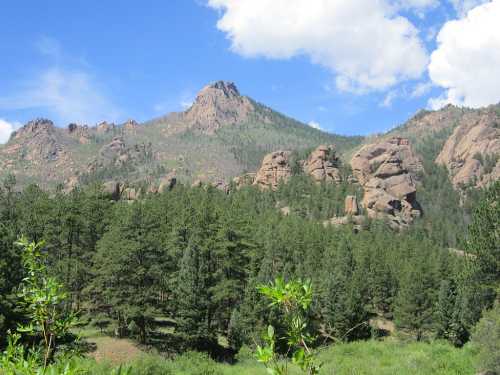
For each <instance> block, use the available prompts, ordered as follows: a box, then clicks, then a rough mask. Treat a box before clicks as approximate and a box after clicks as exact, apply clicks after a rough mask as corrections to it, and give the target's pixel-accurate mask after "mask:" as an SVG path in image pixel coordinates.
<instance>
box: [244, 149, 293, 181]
mask: <svg viewBox="0 0 500 375" xmlns="http://www.w3.org/2000/svg"><path fill="white" fill-rule="evenodd" d="M290 154H291V153H290V151H275V152H272V153H270V154H267V155H266V156H265V157H264V160H262V166H261V167H260V169H259V171H258V172H257V174H256V175H255V181H254V182H253V184H254V185H256V186H258V187H259V188H261V189H269V188H270V189H272V190H276V189H277V188H278V185H279V183H280V182H281V181H283V182H286V181H288V179H289V178H290V177H291V176H292V168H291V166H290Z"/></svg>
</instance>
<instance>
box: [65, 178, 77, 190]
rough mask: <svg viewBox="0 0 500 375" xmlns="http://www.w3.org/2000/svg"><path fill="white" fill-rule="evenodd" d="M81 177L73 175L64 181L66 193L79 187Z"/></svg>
mask: <svg viewBox="0 0 500 375" xmlns="http://www.w3.org/2000/svg"><path fill="white" fill-rule="evenodd" d="M78 184H79V179H78V176H71V177H69V178H68V179H67V180H66V181H64V189H63V191H64V192H66V193H70V192H72V191H73V190H74V189H75V188H76V187H78Z"/></svg>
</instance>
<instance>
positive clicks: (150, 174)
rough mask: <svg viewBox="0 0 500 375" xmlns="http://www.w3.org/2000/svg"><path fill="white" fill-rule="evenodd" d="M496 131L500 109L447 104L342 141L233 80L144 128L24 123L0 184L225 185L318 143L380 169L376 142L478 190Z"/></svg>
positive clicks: (2, 164)
mask: <svg viewBox="0 0 500 375" xmlns="http://www.w3.org/2000/svg"><path fill="white" fill-rule="evenodd" d="M499 124H500V105H494V106H489V107H486V108H481V109H468V108H459V107H455V106H452V105H449V106H446V107H444V108H443V109H441V110H439V111H420V112H419V113H417V114H416V115H415V116H413V117H412V118H411V119H409V120H408V121H407V122H406V123H404V124H402V125H401V126H399V127H397V128H394V129H392V130H391V131H389V132H387V133H385V134H379V135H375V136H369V137H347V136H339V135H334V134H329V133H325V132H322V131H320V130H317V129H313V128H311V127H310V126H307V125H306V124H303V123H301V122H299V121H296V120H294V119H292V118H289V117H287V116H285V115H283V114H281V113H278V112H276V111H274V110H272V109H271V108H269V107H266V106H265V105H263V104H260V103H258V102H256V101H255V100H253V99H251V98H249V97H247V96H244V95H241V94H240V92H239V91H238V88H237V87H236V85H235V84H234V83H231V82H224V81H219V82H215V83H212V84H209V85H207V86H205V87H204V88H203V89H201V90H200V92H199V93H198V95H197V97H196V99H195V101H194V103H193V104H192V106H191V107H190V108H188V109H187V110H186V111H184V112H175V113H170V114H168V115H165V116H163V117H160V118H156V119H153V120H151V121H147V122H145V123H142V124H139V123H137V122H136V121H134V120H129V121H127V122H125V123H124V124H119V125H115V124H109V123H106V122H102V123H100V124H98V125H96V126H87V125H82V124H69V125H67V126H66V127H59V126H55V125H54V124H53V123H52V122H51V121H50V120H46V119H37V120H33V121H30V122H29V123H27V124H26V125H24V126H23V127H22V128H21V129H19V130H18V131H17V132H15V133H13V134H12V136H11V138H10V140H9V142H8V143H7V144H5V145H3V146H0V177H2V176H5V175H7V174H14V175H15V176H16V179H17V181H18V184H19V186H24V185H27V184H29V183H38V184H39V185H41V186H42V187H46V188H53V187H55V186H56V185H58V184H65V185H66V187H67V188H68V189H69V188H71V187H73V186H75V185H78V184H85V183H89V182H93V181H120V182H126V183H135V182H139V181H141V182H143V181H146V182H149V183H151V182H153V181H156V183H157V182H158V181H159V180H160V179H162V178H164V177H165V176H169V175H170V176H171V175H172V174H175V177H176V178H177V179H180V180H181V181H186V182H189V181H194V180H200V181H206V182H217V181H226V182H227V181H229V180H231V179H232V178H234V177H235V176H242V175H244V174H245V173H248V172H255V171H257V169H258V168H259V166H260V165H261V162H262V160H263V159H264V157H265V156H266V155H268V154H271V153H273V152H276V151H280V150H281V151H287V152H288V151H295V152H298V153H300V154H303V156H304V158H306V157H307V154H308V153H309V152H310V151H312V150H313V149H315V148H316V147H318V146H320V145H322V147H326V146H327V145H335V153H336V155H337V156H338V158H339V160H341V162H342V163H343V164H345V165H348V164H350V163H351V158H353V156H354V155H356V153H357V152H358V151H359V150H360V148H362V147H365V148H366V147H368V148H369V149H370V150H373V152H372V151H370V154H372V153H373V154H372V156H370V158H373V160H374V163H375V164H377V163H378V159H379V158H378V155H377V152H379V151H377V150H378V149H381V147H379V146H377V145H383V146H382V149H383V150H384V151H380V152H382V153H387V152H389V153H391V152H392V153H394V152H396V151H394V150H393V151H390V150H392V146H390V147H389V146H387V145H388V144H393V142H395V141H394V139H399V138H400V139H406V140H408V145H409V146H408V147H410V148H411V150H412V152H414V153H415V155H416V156H417V157H418V158H420V160H422V162H423V164H422V168H420V171H419V173H425V170H426V165H427V169H429V165H432V166H434V165H436V164H438V165H443V166H444V167H446V168H447V170H448V173H449V174H450V179H451V181H452V182H453V185H454V186H455V188H456V189H463V188H464V187H470V186H473V187H483V186H486V185H487V184H488V183H489V182H491V181H494V180H497V179H499V178H500V160H499V155H500V126H499ZM397 142H399V141H397ZM405 147H406V146H405ZM388 150H389V151H388ZM398 152H399V151H398ZM405 152H409V151H405ZM370 158H368V159H370ZM370 160H371V159H370ZM366 162H367V163H368V164H369V163H371V162H368V161H366ZM402 162H404V161H402ZM377 167H378V165H377ZM371 172H373V173H375V170H373V171H371ZM371 172H370V173H371ZM415 178H418V176H416V175H415Z"/></svg>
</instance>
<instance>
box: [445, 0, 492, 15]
mask: <svg viewBox="0 0 500 375" xmlns="http://www.w3.org/2000/svg"><path fill="white" fill-rule="evenodd" d="M489 1H490V0H450V2H451V4H452V5H453V7H454V8H455V11H456V12H457V14H458V15H459V16H460V17H463V16H465V15H466V14H467V12H468V11H469V10H471V9H473V8H475V7H477V6H478V5H481V4H484V3H488V2H489Z"/></svg>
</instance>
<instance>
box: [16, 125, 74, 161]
mask: <svg viewBox="0 0 500 375" xmlns="http://www.w3.org/2000/svg"><path fill="white" fill-rule="evenodd" d="M11 140H12V141H14V142H13V143H14V144H13V147H11V148H7V150H6V152H7V153H9V152H10V151H12V152H13V153H15V151H18V152H19V156H20V157H21V158H22V159H24V160H28V161H30V162H32V163H36V164H41V163H45V162H50V161H56V160H58V159H59V158H60V157H61V156H64V153H65V151H64V148H63V146H62V145H61V144H59V143H58V141H57V138H56V131H55V127H54V124H53V123H52V121H50V120H46V119H37V120H34V121H30V122H28V123H27V124H26V125H24V126H23V127H22V128H21V129H19V130H18V131H17V132H15V133H14V134H13V135H12V137H11Z"/></svg>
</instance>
